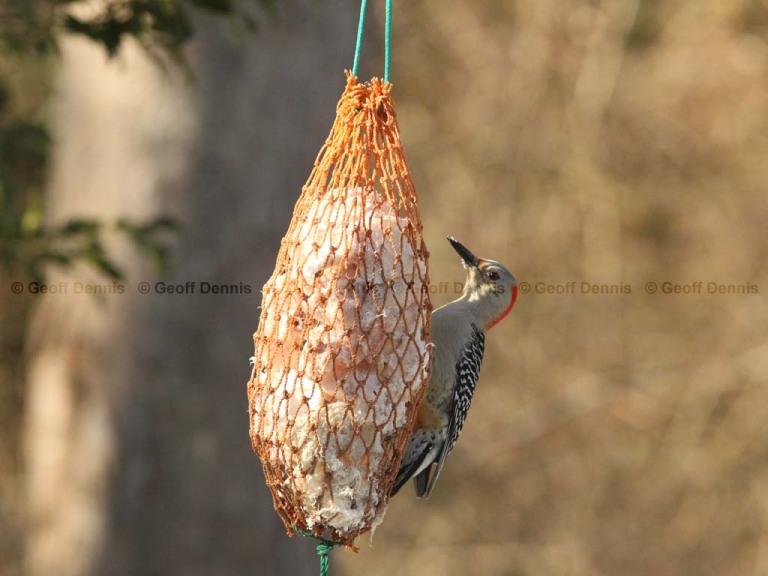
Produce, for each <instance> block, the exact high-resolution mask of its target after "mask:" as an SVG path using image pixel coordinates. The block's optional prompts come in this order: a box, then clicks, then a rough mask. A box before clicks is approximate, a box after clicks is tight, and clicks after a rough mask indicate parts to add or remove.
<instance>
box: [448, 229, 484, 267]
mask: <svg viewBox="0 0 768 576" xmlns="http://www.w3.org/2000/svg"><path fill="white" fill-rule="evenodd" d="M448 242H450V243H451V246H453V249H454V250H456V252H458V253H459V256H461V259H462V260H464V262H466V264H467V266H471V267H472V268H477V267H478V262H477V257H476V256H475V255H474V254H472V252H470V251H469V250H467V248H466V246H464V245H463V244H462V243H461V242H459V241H458V240H456V238H454V237H453V236H448Z"/></svg>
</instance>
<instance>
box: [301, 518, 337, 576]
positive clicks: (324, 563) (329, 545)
mask: <svg viewBox="0 0 768 576" xmlns="http://www.w3.org/2000/svg"><path fill="white" fill-rule="evenodd" d="M291 528H293V531H294V532H296V534H301V535H302V536H304V537H306V538H314V539H315V540H319V541H320V544H318V545H317V555H318V556H319V557H320V576H328V575H329V574H330V572H331V559H330V555H331V551H332V550H333V549H334V548H335V547H336V546H343V545H344V544H343V542H334V541H333V540H326V539H325V538H320V537H319V536H315V535H314V534H310V533H309V532H304V530H299V529H298V528H297V527H296V525H295V524H291Z"/></svg>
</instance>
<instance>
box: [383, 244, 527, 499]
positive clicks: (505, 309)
mask: <svg viewBox="0 0 768 576" xmlns="http://www.w3.org/2000/svg"><path fill="white" fill-rule="evenodd" d="M448 241H449V242H450V243H451V245H452V246H453V248H454V250H456V252H458V253H459V256H461V260H462V265H463V266H464V268H465V270H466V272H467V279H466V281H465V283H464V291H463V293H462V295H461V297H460V298H459V299H458V300H454V301H453V302H451V303H449V304H446V305H445V306H442V307H440V308H438V309H437V310H435V311H434V312H433V313H432V318H431V329H430V331H431V333H432V343H433V344H434V346H435V349H434V358H433V361H432V376H431V378H430V381H429V385H428V387H427V394H426V397H425V398H424V402H423V403H422V405H421V408H420V409H419V414H418V417H417V420H416V424H415V428H414V432H413V435H412V436H411V439H410V441H409V442H408V446H407V447H406V449H405V455H404V456H403V460H402V463H401V464H400V470H399V472H398V474H397V478H396V480H395V484H394V486H393V488H392V493H391V495H392V496H394V495H395V494H397V492H398V491H399V490H400V488H402V487H403V486H404V485H405V484H406V483H407V482H408V480H410V479H411V478H413V479H414V481H415V482H414V483H415V486H416V495H417V496H418V497H419V498H421V497H425V496H429V495H430V493H431V492H432V490H433V488H434V487H435V482H437V478H438V476H439V475H440V471H441V470H442V469H443V465H444V464H445V459H446V457H447V456H448V454H449V453H450V451H451V450H453V447H454V446H455V445H456V440H457V439H458V438H459V433H460V432H461V429H462V427H463V426H464V420H465V419H466V417H467V412H468V411H469V405H470V403H471V402H472V397H473V395H474V393H475V386H476V384H477V380H478V378H479V376H480V365H481V364H482V361H483V350H484V348H485V334H486V333H487V332H488V330H490V329H491V328H493V327H494V326H496V324H498V323H499V322H501V321H502V320H503V319H504V318H505V317H506V316H507V314H509V312H510V311H511V310H512V307H513V306H514V305H515V301H516V300H517V282H516V281H515V277H514V276H513V275H512V273H511V272H510V271H509V270H507V269H506V268H505V267H504V266H502V265H501V264H499V263H498V262H494V261H493V260H485V259H483V258H477V257H475V255H474V254H472V252H470V251H469V250H468V249H467V248H465V247H464V246H463V245H462V244H461V243H460V242H459V241H458V240H456V239H455V238H453V237H451V236H449V237H448Z"/></svg>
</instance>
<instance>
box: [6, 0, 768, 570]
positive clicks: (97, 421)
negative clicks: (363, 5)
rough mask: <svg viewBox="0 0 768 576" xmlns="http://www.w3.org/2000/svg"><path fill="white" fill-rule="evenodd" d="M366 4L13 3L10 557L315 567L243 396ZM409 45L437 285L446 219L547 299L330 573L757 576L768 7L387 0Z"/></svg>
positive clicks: (497, 346) (506, 337) (9, 7)
mask: <svg viewBox="0 0 768 576" xmlns="http://www.w3.org/2000/svg"><path fill="white" fill-rule="evenodd" d="M370 4H371V14H370V18H369V22H368V24H369V26H368V30H367V35H366V37H365V44H364V59H363V64H362V66H361V76H362V78H368V77H370V76H373V75H377V76H378V75H380V74H381V70H382V55H381V50H380V46H381V44H382V38H381V37H382V29H383V2H371V3H370ZM358 9H359V3H358V2H357V1H356V0H285V1H282V0H280V1H278V0H275V1H271V2H270V1H261V2H259V1H257V0H242V1H241V2H240V3H235V2H231V1H225V0H195V1H192V0H189V1H188V2H185V3H182V2H180V1H179V2H176V1H173V0H141V1H138V0H124V1H123V0H121V1H117V0H114V1H113V0H109V1H107V0H104V1H101V2H97V1H92V2H91V1H89V2H83V1H80V0H75V1H68V2H65V1H63V0H34V1H31V2H30V1H26V0H3V1H2V2H0V29H2V32H1V34H2V38H0V40H2V45H1V46H0V81H1V82H0V220H1V221H0V241H2V247H0V275H1V276H0V278H1V279H2V282H0V576H22V575H24V576H97V575H99V576H100V575H110V576H129V575H130V576H133V575H136V576H139V575H141V576H166V575H167V576H174V575H181V574H183V575H184V576H197V575H203V574H205V575H207V576H209V575H213V574H215V575H224V576H226V575H239V574H265V575H273V574H274V575H283V574H285V575H287V574H291V575H294V574H315V573H317V558H316V556H315V552H314V545H313V543H312V542H310V541H308V540H305V539H303V538H293V539H288V538H287V537H286V536H285V532H284V529H283V526H282V523H281V522H280V521H279V519H278V517H277V515H276V514H275V513H274V511H273V510H272V504H271V499H270V496H269V493H268V490H267V488H266V486H265V485H264V481H263V476H262V472H261V467H260V464H259V462H258V460H257V459H256V458H255V456H253V455H252V453H251V448H250V441H249V438H248V419H247V402H246V390H245V384H246V381H247V379H248V377H249V373H250V370H249V366H248V358H249V356H251V355H252V350H253V347H252V340H251V335H252V333H253V332H254V330H255V328H256V323H257V321H258V315H259V311H258V306H259V304H260V292H259V291H260V288H261V286H262V285H263V283H264V282H265V281H266V279H267V278H268V276H269V275H270V273H271V270H272V266H273V265H274V259H275V255H276V252H277V248H278V246H279V242H280V238H281V237H282V234H283V233H284V232H285V230H286V229H287V226H288V222H289V220H290V217H291V211H292V207H293V204H294V202H295V201H296V199H297V197H298V194H299V191H300V189H301V185H302V184H303V182H304V180H305V178H306V177H307V175H308V174H309V171H310V168H311V166H312V162H313V161H314V158H315V155H316V153H317V151H318V150H319V148H320V146H321V144H322V143H323V141H324V139H325V137H326V135H327V133H328V130H329V129H330V126H331V123H332V121H333V116H334V112H335V104H336V101H337V100H338V97H339V96H340V94H341V91H342V89H343V86H344V76H343V70H344V69H345V68H349V67H351V64H352V55H353V48H354V34H355V29H356V25H357V16H358ZM393 49H394V52H393V62H392V80H393V82H394V85H395V88H394V92H393V95H394V98H395V103H396V106H397V109H398V114H399V121H400V127H401V130H402V136H403V139H404V143H405V146H406V152H407V154H408V159H409V164H410V168H411V171H412V173H413V177H414V180H415V183H416V187H417V190H418V192H419V196H420V203H421V210H422V216H423V220H424V234H425V237H426V241H427V245H428V247H429V248H430V251H431V277H432V281H433V288H434V290H433V303H434V304H435V306H439V305H442V304H444V303H446V302H448V301H449V300H451V299H453V298H454V297H455V296H456V293H455V289H454V282H460V281H462V280H463V274H462V271H461V268H460V266H459V262H458V258H457V256H456V254H455V253H454V252H453V251H452V250H451V248H450V246H449V245H448V243H447V242H446V241H445V236H446V235H448V234H451V235H455V236H456V237H458V238H459V239H461V240H462V241H463V242H464V243H465V244H466V245H467V246H468V247H470V248H471V249H472V250H473V251H474V252H476V253H477V254H478V255H480V256H483V257H487V258H492V259H495V260H499V261H502V262H503V263H505V264H507V265H508V266H509V267H510V268H511V269H512V270H513V271H514V273H515V274H516V276H517V278H518V281H519V282H520V283H521V287H522V286H526V290H527V293H525V294H521V296H520V298H519V299H518V304H517V306H516V308H515V310H514V311H513V313H512V314H511V315H510V316H509V318H508V319H507V320H505V321H504V322H503V323H501V324H500V325H499V326H498V327H496V328H494V330H493V331H492V332H491V333H490V335H489V338H488V340H487V345H486V353H485V362H484V366H483V372H482V377H481V382H480V385H479V388H478V392H477V395H476V396H475V400H474V403H473V408H472V411H471V412H470V416H469V418H468V421H467V425H466V427H465V429H464V431H463V433H462V437H461V441H460V442H459V444H458V446H457V448H456V450H455V451H454V452H453V454H452V456H451V458H450V459H449V461H448V464H447V466H446V468H445V469H444V471H443V473H442V475H441V478H440V482H439V483H438V485H437V489H436V491H435V493H434V494H433V496H432V497H431V498H430V499H429V500H424V501H422V500H417V499H416V498H415V496H414V495H413V492H412V489H411V488H410V487H407V488H406V489H404V490H403V492H402V493H401V494H400V495H398V497H397V498H396V499H394V501H393V502H392V503H391V506H390V508H389V511H388V513H387V517H386V520H385V522H384V524H383V525H382V526H381V527H380V528H379V530H378V531H377V532H376V534H375V537H374V538H373V541H372V545H370V546H369V542H368V539H367V538H362V539H361V540H360V541H359V545H360V552H359V553H358V554H353V553H351V552H346V551H342V550H336V551H335V552H334V553H333V555H332V563H333V566H332V568H333V573H334V574H338V575H349V576H351V575H353V574H367V575H372V576H376V575H384V574H387V575H408V574H420V575H425V576H428V575H433V574H434V575H437V574H441V575H442V574H446V575H459V574H489V575H498V576H548V575H553V576H554V575H558V576H562V575H573V576H588V575H589V576H595V575H616V574H623V575H646V574H653V575H655V576H666V575H680V574H686V575H722V574H728V575H733V576H742V575H743V576H752V575H754V576H760V575H768V417H767V416H768V300H767V299H766V295H768V273H766V268H765V262H766V259H768V228H767V227H766V222H767V221H768V201H767V200H768V194H767V192H768V190H766V182H768V162H766V156H767V155H768V1H766V0H732V1H730V2H720V1H716V0H696V1H693V0H691V1H680V0H677V1H671V0H575V1H573V2H568V3H566V4H564V3H562V2H555V1H554V0H517V1H513V0H506V1H500V0H472V1H471V2H470V1H468V0H443V1H442V2H397V1H396V2H395V7H394V36H393ZM110 53H111V57H110V56H109V54H110ZM204 281H207V282H210V283H215V284H234V285H240V284H242V285H247V286H249V287H250V292H249V293H245V292H244V291H243V293H239V294H229V295H213V294H201V293H200V292H201V282H204ZM17 282H18V283H20V284H16V283H17ZM78 282H79V283H80V285H82V286H85V285H89V286H100V287H101V289H100V291H101V292H102V293H101V294H100V295H90V294H82V293H76V291H77V286H78V284H77V283H78ZM143 282H149V285H148V286H149V293H146V294H145V293H142V292H141V287H142V283H143ZM157 282H166V283H168V284H173V285H186V283H187V282H197V289H196V291H195V293H189V294H184V293H182V294H168V293H161V292H162V291H161V290H158V289H157V286H158V285H157ZM697 283H700V284H697ZM37 286H47V287H48V292H49V293H48V294H41V293H39V292H40V290H39V289H38V288H37ZM569 286H573V287H572V288H570V287H569ZM617 286H618V288H616V287H617ZM697 286H698V288H697ZM121 287H122V288H121ZM595 287H596V288H595ZM593 288H595V289H596V290H597V291H598V292H601V291H602V292H604V293H597V294H594V293H584V292H585V291H587V292H589V291H591V290H592V289H593ZM676 290H677V291H679V293H674V292H675V291H676ZM720 290H722V291H723V292H725V293H718V292H719V291H720ZM713 291H714V292H715V293H711V292H713ZM558 292H560V293H559V294H558ZM605 292H609V293H605ZM610 292H613V293H610ZM617 292H618V293H617ZM669 292H671V293H669Z"/></svg>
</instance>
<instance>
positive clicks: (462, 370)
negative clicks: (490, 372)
mask: <svg viewBox="0 0 768 576" xmlns="http://www.w3.org/2000/svg"><path fill="white" fill-rule="evenodd" d="M484 351H485V333H484V332H483V331H482V330H479V329H478V328H477V327H476V326H472V338H471V340H470V342H469V344H468V345H467V346H466V348H464V350H463V351H462V353H461V356H459V360H458V362H457V363H456V384H455V386H454V389H453V397H452V399H451V416H450V420H449V421H448V432H447V434H446V437H445V441H444V443H443V446H442V449H441V450H440V456H439V459H438V461H437V468H436V469H435V471H434V474H432V477H431V478H430V479H429V485H428V486H427V487H426V492H425V495H426V496H429V494H430V492H432V488H434V486H435V482H437V477H438V476H440V471H441V470H442V469H443V464H445V459H446V458H447V457H448V454H449V452H450V451H451V450H453V447H454V446H455V445H456V441H457V440H458V439H459V434H460V433H461V429H462V428H463V427H464V422H465V420H466V419H467V413H468V412H469V406H470V405H471V404H472V397H473V396H474V394H475V386H477V381H478V379H479V378H480V366H481V365H482V363H483V352H484Z"/></svg>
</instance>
